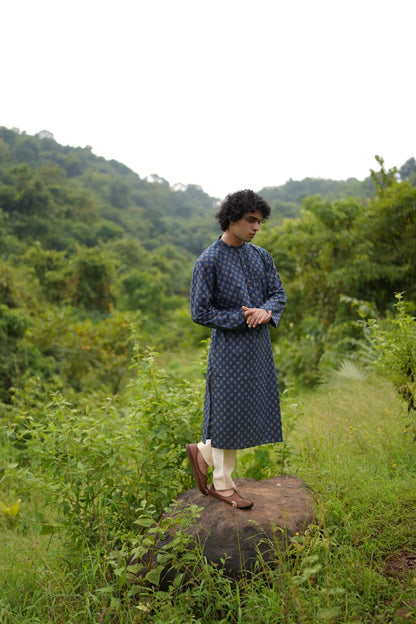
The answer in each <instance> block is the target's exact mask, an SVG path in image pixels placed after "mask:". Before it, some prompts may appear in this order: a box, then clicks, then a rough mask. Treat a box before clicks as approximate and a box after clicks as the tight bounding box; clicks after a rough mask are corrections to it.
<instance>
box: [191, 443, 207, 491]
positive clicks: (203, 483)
mask: <svg viewBox="0 0 416 624" xmlns="http://www.w3.org/2000/svg"><path fill="white" fill-rule="evenodd" d="M186 452H187V453H188V457H189V463H190V464H191V468H192V472H193V475H194V477H195V481H196V483H197V486H198V488H199V490H200V492H202V494H204V495H205V496H208V494H209V490H208V488H207V473H205V474H204V473H203V472H202V470H201V469H200V467H199V466H198V453H199V450H198V446H197V445H196V444H187V445H186Z"/></svg>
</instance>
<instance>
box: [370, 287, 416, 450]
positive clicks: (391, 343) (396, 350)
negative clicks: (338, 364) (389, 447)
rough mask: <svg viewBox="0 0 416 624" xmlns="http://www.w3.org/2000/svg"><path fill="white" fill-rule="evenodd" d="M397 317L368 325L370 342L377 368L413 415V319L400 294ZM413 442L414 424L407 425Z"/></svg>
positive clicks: (415, 401)
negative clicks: (374, 350) (381, 371)
mask: <svg viewBox="0 0 416 624" xmlns="http://www.w3.org/2000/svg"><path fill="white" fill-rule="evenodd" d="M396 299H397V303H396V304H395V308H396V311H397V313H396V315H395V317H394V318H393V319H392V320H387V321H385V322H384V323H383V324H381V323H379V322H377V321H375V320H370V321H369V327H370V329H371V338H372V342H373V345H374V348H375V349H376V351H377V353H378V357H377V359H376V365H377V366H379V367H380V368H381V369H382V370H383V371H384V372H385V373H386V374H387V376H388V377H389V378H390V379H391V381H392V382H393V384H394V386H395V388H396V390H397V392H398V393H399V395H400V396H401V397H402V398H403V399H404V400H405V401H406V404H407V411H408V413H409V415H410V414H412V413H413V415H415V413H416V319H415V317H413V316H410V314H409V313H408V311H407V309H408V306H407V305H406V302H405V300H404V298H403V294H402V293H399V294H396ZM408 430H411V431H412V432H413V435H414V439H415V440H416V426H415V423H414V422H413V423H410V424H409V427H408Z"/></svg>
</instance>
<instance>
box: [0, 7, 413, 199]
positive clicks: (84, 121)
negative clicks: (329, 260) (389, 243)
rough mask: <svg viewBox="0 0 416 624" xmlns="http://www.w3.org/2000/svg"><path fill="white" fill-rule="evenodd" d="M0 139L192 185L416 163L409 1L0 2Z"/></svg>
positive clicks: (218, 193) (353, 173) (258, 183)
mask: <svg viewBox="0 0 416 624" xmlns="http://www.w3.org/2000/svg"><path fill="white" fill-rule="evenodd" d="M0 23H1V35H0V54H1V59H2V60H1V74H0V75H1V87H2V95H1V98H0V125H3V126H6V127H8V128H12V127H17V128H19V129H20V130H21V131H26V132H27V133H28V134H36V133H37V132H39V131H40V130H44V129H46V130H49V131H50V132H52V133H53V134H54V136H55V139H56V140H57V141H58V142H59V143H62V144H64V145H72V146H81V147H84V146H86V145H91V146H92V148H93V152H94V153H95V154H97V155H98V156H103V157H104V158H107V159H112V158H114V159H115V160H118V161H120V162H123V163H125V164H126V165H127V166H129V167H131V168H132V169H133V170H134V171H136V172H137V173H138V174H139V175H140V176H141V177H146V176H147V175H150V174H153V173H157V174H158V175H159V176H161V177H163V178H165V179H167V180H168V182H169V183H170V184H171V185H174V184H176V183H183V184H198V185H200V186H202V188H203V189H204V190H205V191H206V192H207V193H209V194H210V195H212V196H215V197H223V196H224V195H226V194H227V193H229V192H233V191H235V190H238V189H240V188H253V189H254V190H259V189H260V188H262V187H263V186H277V185H280V184H284V183H285V182H286V181H287V180H288V179H289V178H292V179H295V180H301V179H303V178H305V177H308V176H310V177H322V178H333V179H347V178H348V177H357V178H358V179H363V178H365V177H366V176H367V175H368V174H369V169H370V168H377V163H376V161H375V159H374V156H375V154H379V155H381V156H383V158H384V159H385V162H386V166H387V167H392V166H397V167H400V166H401V165H403V164H404V162H405V161H406V160H408V158H411V157H412V156H415V157H416V124H415V121H414V117H415V110H416V102H415V99H416V86H415V81H414V76H415V44H414V41H415V24H416V1H415V0H395V1H394V2H392V1H391V0H285V1H283V0H251V1H249V0H112V1H108V0H71V1H68V0H2V2H1V4H0Z"/></svg>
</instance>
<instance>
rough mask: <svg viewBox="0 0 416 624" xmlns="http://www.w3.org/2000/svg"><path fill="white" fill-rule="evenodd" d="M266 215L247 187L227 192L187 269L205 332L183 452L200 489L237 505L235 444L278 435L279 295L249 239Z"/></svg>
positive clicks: (243, 503)
mask: <svg viewBox="0 0 416 624" xmlns="http://www.w3.org/2000/svg"><path fill="white" fill-rule="evenodd" d="M269 216H270V206H269V205H268V204H267V203H266V201H265V200H264V199H263V198H262V197H260V196H259V195H257V194H256V193H254V192H253V191H250V190H245V191H238V192H237V193H233V194H231V195H228V196H227V197H226V199H225V200H224V202H223V203H222V204H221V206H220V209H219V211H218V213H217V215H216V218H217V220H218V222H219V224H220V227H221V229H222V231H223V234H222V236H221V237H220V238H219V239H218V240H217V241H216V242H215V243H213V244H212V245H210V247H208V248H207V249H206V250H205V251H204V252H203V253H202V254H201V256H200V257H199V258H198V260H197V261H196V263H195V266H194V270H193V274H192V285H191V314H192V320H193V321H194V322H195V323H200V324H201V325H205V326H207V327H211V328H212V333H211V344H210V350H209V356H208V367H207V377H206V390H205V402H204V420H203V429H202V442H200V443H199V444H187V445H186V450H187V453H188V457H189V461H190V464H191V468H192V471H193V474H194V477H195V480H196V482H197V484H198V487H199V489H200V491H201V492H202V493H203V494H205V495H208V494H211V495H212V496H214V497H216V498H218V499H220V500H222V501H225V502H227V503H230V504H231V505H233V506H235V507H238V508H240V509H248V508H250V507H252V506H253V503H252V501H250V500H248V499H246V498H244V497H243V496H241V494H240V493H239V492H238V491H237V490H236V486H235V484H234V482H233V480H232V478H231V473H232V472H233V470H234V467H235V460H236V450H237V449H243V448H249V447H252V446H257V445H260V444H268V443H271V442H281V441H282V427H281V420H280V402H279V389H278V384H277V376H276V370H275V366H274V361H273V353H272V347H271V341H270V334H269V325H272V326H274V327H276V326H277V324H278V322H279V320H280V317H281V315H282V312H283V308H284V306H285V303H286V294H285V291H284V289H283V286H282V284H281V281H280V278H279V275H278V273H277V271H276V268H275V266H274V263H273V260H272V258H271V256H270V254H269V253H268V252H267V251H266V250H265V249H262V248H261V247H257V246H256V245H253V244H252V243H251V241H252V240H253V238H254V236H255V235H256V233H257V232H258V230H259V227H260V224H261V223H262V222H263V221H264V220H265V219H267V218H268V217H269ZM209 466H213V467H214V471H213V482H212V485H211V488H210V489H208V487H207V471H208V467H209Z"/></svg>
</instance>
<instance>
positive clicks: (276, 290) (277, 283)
mask: <svg viewBox="0 0 416 624" xmlns="http://www.w3.org/2000/svg"><path fill="white" fill-rule="evenodd" d="M263 254H264V255H263V260H264V266H265V270H266V300H265V302H264V304H263V305H262V306H261V307H262V308H264V309H265V310H267V311H271V313H272V317H271V319H270V324H271V325H273V326H274V327H277V324H278V323H279V321H280V318H281V316H282V314H283V310H284V307H285V305H286V302H287V296H286V292H285V290H284V288H283V285H282V282H281V280H280V277H279V274H278V272H277V270H276V267H275V264H274V262H273V259H272V257H271V255H270V254H269V252H268V251H266V250H263Z"/></svg>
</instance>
